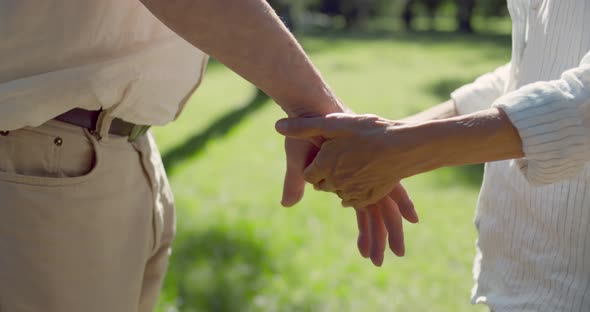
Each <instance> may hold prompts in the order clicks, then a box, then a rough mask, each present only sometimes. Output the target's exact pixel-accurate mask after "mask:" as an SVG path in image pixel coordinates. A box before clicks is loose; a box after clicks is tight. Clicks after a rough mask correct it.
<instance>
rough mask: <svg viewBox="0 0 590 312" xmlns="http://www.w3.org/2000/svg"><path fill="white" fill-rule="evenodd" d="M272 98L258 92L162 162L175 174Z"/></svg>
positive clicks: (163, 158) (189, 139)
mask: <svg viewBox="0 0 590 312" xmlns="http://www.w3.org/2000/svg"><path fill="white" fill-rule="evenodd" d="M270 100H271V98H270V97H269V96H268V95H266V94H265V93H264V92H262V91H260V90H258V91H257V92H256V95H255V96H254V97H253V98H252V99H251V100H250V101H248V102H247V103H246V104H245V105H243V106H241V107H238V108H236V109H233V110H231V111H229V112H228V113H226V114H225V115H223V116H221V117H220V118H219V119H217V120H215V121H213V122H212V123H211V124H210V125H209V126H208V127H207V128H206V129H205V130H203V131H202V132H199V133H197V134H195V135H193V136H192V137H190V138H188V139H187V140H185V141H184V142H182V143H181V144H179V145H178V146H176V147H174V148H172V149H170V150H169V151H168V152H166V153H165V154H164V155H162V160H163V162H164V167H166V171H167V172H168V174H169V175H172V174H174V169H176V166H177V165H179V164H180V163H181V162H182V161H183V160H185V159H187V158H191V157H194V156H196V155H199V154H200V153H201V152H203V150H204V149H205V147H206V146H207V143H208V142H209V141H210V140H213V139H217V138H220V137H223V136H225V135H227V134H228V133H229V132H230V131H231V130H232V129H233V128H234V127H235V126H237V125H238V124H239V123H241V122H242V121H244V119H245V118H246V117H248V116H249V115H251V114H252V113H254V112H256V111H257V110H259V109H260V108H262V107H263V106H264V105H265V104H267V103H269V102H270Z"/></svg>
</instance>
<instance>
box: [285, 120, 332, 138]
mask: <svg viewBox="0 0 590 312" xmlns="http://www.w3.org/2000/svg"><path fill="white" fill-rule="evenodd" d="M275 128H276V130H277V132H279V133H280V134H282V135H284V136H287V137H291V138H298V139H305V138H313V137H325V138H328V137H330V136H331V135H332V134H333V130H332V129H331V125H330V123H329V122H328V120H327V119H326V118H325V117H313V118H285V119H281V120H279V121H277V123H276V124H275Z"/></svg>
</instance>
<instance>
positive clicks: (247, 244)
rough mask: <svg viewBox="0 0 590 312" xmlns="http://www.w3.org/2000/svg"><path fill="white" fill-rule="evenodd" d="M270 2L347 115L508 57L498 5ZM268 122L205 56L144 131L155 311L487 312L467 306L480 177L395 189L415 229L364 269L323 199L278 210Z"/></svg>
mask: <svg viewBox="0 0 590 312" xmlns="http://www.w3.org/2000/svg"><path fill="white" fill-rule="evenodd" d="M466 3H467V4H466ZM472 4H474V5H475V6H474V9H473V10H472V11H471V10H470V9H471V7H470V6H471V5H472ZM272 5H273V6H274V7H275V8H276V9H277V11H278V12H279V13H280V14H281V15H282V16H283V19H284V21H285V22H286V23H287V24H288V25H289V26H290V27H291V28H292V29H293V31H294V33H295V34H296V36H297V38H298V39H299V40H300V41H301V43H302V45H303V46H304V48H305V50H306V51H307V52H308V53H309V55H310V57H311V59H312V60H313V62H314V63H315V64H316V66H317V67H318V68H319V69H320V71H321V72H322V73H323V75H324V77H325V79H326V80H327V81H328V82H329V84H330V85H331V86H332V87H333V89H334V90H335V91H336V93H337V94H338V95H339V96H340V97H341V99H342V100H343V101H344V102H345V103H346V104H347V105H348V106H349V107H351V108H352V109H353V110H354V111H356V112H357V113H375V114H378V115H381V116H383V117H385V118H389V119H396V118H403V117H405V116H408V115H410V114H413V113H416V112H419V111H421V110H423V109H426V108H428V107H430V106H433V105H435V104H438V103H440V102H442V101H445V100H447V99H448V98H449V94H450V92H452V91H453V90H454V89H455V88H457V87H459V86H461V85H463V84H465V83H469V82H471V81H472V80H473V79H474V78H476V77H477V76H479V75H480V74H482V73H485V72H488V71H491V70H493V69H495V68H496V67H497V66H499V65H501V64H504V63H506V62H507V61H508V60H509V58H510V20H509V18H508V17H507V14H506V10H505V5H506V4H505V1H497V0H479V1H470V0H467V1H464V0H456V1H433V0H423V1H413V3H411V4H410V6H406V3H404V2H403V1H388V0H318V1H311V0H310V1H304V0H291V1H283V2H281V1H278V0H277V1H272ZM408 8H410V9H411V10H408ZM433 8H435V9H434V10H433ZM466 8H467V9H468V10H467V11H468V12H469V13H472V14H469V16H468V19H467V21H468V23H469V25H468V27H466V24H465V15H464V14H465V11H466V10H465V9H466ZM409 11H411V14H409V13H408V12H409ZM408 17H413V19H412V21H411V27H409V26H410V25H409V24H408V20H409V18H408ZM282 117H284V114H283V112H282V111H281V110H280V109H279V108H278V106H276V105H274V104H273V102H272V100H270V99H269V98H268V97H266V96H265V95H264V94H262V93H260V92H259V91H258V90H257V89H255V88H254V87H253V86H252V85H251V84H249V83H248V82H246V81H244V80H243V79H241V78H240V77H238V76H237V75H236V74H234V73H232V72H231V71H229V70H228V69H227V68H225V67H224V66H223V65H222V64H219V63H218V62H216V61H215V60H211V62H210V63H209V67H208V70H207V74H206V77H205V80H204V81H203V83H202V85H201V87H200V88H199V90H198V91H197V92H196V93H195V95H194V96H193V97H192V99H191V101H190V104H189V105H188V107H187V108H186V109H185V112H184V113H183V115H182V116H181V117H180V119H179V120H178V121H177V122H175V123H174V124H172V125H169V126H167V127H164V128H159V129H155V130H154V133H155V135H156V138H157V140H158V143H159V145H160V148H161V151H162V155H163V159H164V162H165V165H166V168H167V170H168V174H169V177H170V181H171V184H172V188H173V190H174V193H175V197H176V203H177V208H178V220H177V221H178V234H177V238H176V241H175V245H174V250H173V254H172V259H171V267H170V270H169V273H168V276H167V278H166V282H165V285H164V289H163V291H162V295H161V298H160V303H159V307H158V311H161V312H174V311H182V312H193V311H443V312H444V311H486V310H485V309H483V308H482V307H474V306H471V305H470V303H469V295H470V290H471V287H472V284H473V281H472V277H471V263H472V259H473V256H474V253H475V248H474V246H475V240H476V232H475V228H474V226H473V223H472V220H473V216H474V211H475V205H476V200H477V194H478V191H479V187H480V182H481V177H482V172H483V167H482V166H467V167H458V168H444V169H440V170H437V171H434V172H431V173H427V174H423V175H420V176H416V177H412V178H409V179H407V180H405V181H403V183H404V185H405V186H406V188H407V189H408V191H409V193H410V195H411V197H412V199H413V200H414V203H415V205H416V208H417V210H418V212H419V213H420V217H421V219H420V220H421V221H420V223H419V224H417V225H412V224H408V223H405V235H406V251H407V255H406V256H405V257H404V258H396V257H395V256H394V255H393V254H391V253H390V254H387V255H386V258H385V262H384V265H383V267H381V268H375V267H374V266H373V265H372V264H371V262H370V261H369V260H367V259H363V258H362V257H361V256H360V255H359V253H358V251H357V249H356V235H357V228H356V221H355V218H354V212H353V211H352V210H347V209H344V208H341V207H340V204H339V201H338V200H337V198H336V197H335V196H332V195H330V194H325V193H319V192H314V191H313V189H312V188H308V189H307V194H306V196H305V198H304V199H303V201H302V202H301V203H300V204H299V205H297V206H296V207H293V208H289V209H286V208H282V207H281V206H280V196H281V188H282V180H283V173H284V167H285V164H284V152H283V138H282V137H281V136H279V135H278V134H277V133H276V132H275V131H274V122H275V121H276V120H278V119H279V118H282Z"/></svg>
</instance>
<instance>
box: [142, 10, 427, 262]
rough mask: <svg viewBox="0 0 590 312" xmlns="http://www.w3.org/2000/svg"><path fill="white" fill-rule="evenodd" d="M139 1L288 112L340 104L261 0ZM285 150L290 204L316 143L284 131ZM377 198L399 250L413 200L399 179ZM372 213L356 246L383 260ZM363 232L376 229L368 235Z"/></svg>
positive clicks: (312, 112)
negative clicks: (285, 136)
mask: <svg viewBox="0 0 590 312" xmlns="http://www.w3.org/2000/svg"><path fill="white" fill-rule="evenodd" d="M141 1H142V2H143V4H144V5H145V6H146V7H147V8H148V9H149V10H150V11H151V12H152V13H153V14H154V15H155V16H156V17H158V18H159V19H160V20H161V21H162V22H164V23H165V24H166V25H167V26H168V27H170V28H171V29H172V30H173V31H175V32H176V33H177V34H179V35H180V36H182V37H183V38H184V39H185V40H187V41H188V42H189V43H191V44H192V45H194V46H196V47H198V48H199V49H201V50H202V51H204V52H206V53H208V54H210V55H211V56H213V57H215V58H216V59H217V60H219V61H220V62H221V63H223V64H225V65H226V66H227V67H229V68H230V69H232V70H233V71H235V72H236V73H238V74H239V75H241V76H242V77H244V78H245V79H247V80H249V81H250V82H252V83H253V84H254V85H256V86H257V87H259V88H260V89H261V90H263V91H264V92H265V93H267V94H268V95H269V96H271V97H272V98H273V99H274V100H275V101H276V102H277V104H279V105H280V106H281V108H282V109H283V110H284V111H285V112H286V113H287V114H288V115H289V116H292V117H296V116H318V115H326V114H329V113H334V112H342V111H344V110H345V107H344V106H343V105H342V104H341V103H340V101H339V100H338V98H337V97H336V96H335V95H334V94H333V93H332V91H331V90H330V88H329V87H328V85H327V84H326V83H325V81H324V80H323V79H322V77H321V75H320V73H319V72H318V71H317V70H316V68H315V67H314V66H313V64H312V63H311V61H310V60H309V59H308V57H307V56H306V54H305V53H304V51H303V49H302V48H301V46H300V45H299V44H298V43H297V41H296V40H295V38H294V37H293V36H292V35H291V33H290V32H289V31H288V30H287V28H286V27H285V26H284V25H283V23H282V22H281V21H280V19H279V18H278V17H277V16H276V14H275V13H274V11H273V10H272V9H271V7H270V6H269V5H268V4H267V3H266V1H264V0H175V1H171V0H141ZM285 150H286V154H287V173H286V176H285V185H284V191H283V200H282V203H283V205H284V206H292V205H294V204H296V203H297V202H298V201H299V200H300V199H301V198H302V196H303V192H304V186H305V180H304V179H303V171H304V169H305V168H306V167H307V166H308V165H309V163H311V161H312V160H313V158H314V156H315V154H316V153H317V148H316V147H314V146H313V145H311V144H310V143H309V142H308V141H304V140H296V139H292V138H287V139H286V141H285ZM390 191H391V190H390ZM381 202H382V203H383V204H382V205H381V211H385V212H387V214H385V216H384V218H387V219H388V220H385V221H387V222H388V223H387V224H391V226H390V227H388V228H387V230H388V231H389V235H390V242H391V245H392V250H393V251H394V252H395V253H397V254H398V255H401V254H403V233H402V228H401V216H402V215H403V216H404V217H406V218H407V219H408V220H410V221H413V222H417V216H416V213H415V211H414V207H413V205H412V203H411V200H410V199H409V197H408V196H407V194H406V193H405V190H403V187H401V186H398V187H396V189H395V190H393V192H391V194H385V195H384V198H383V199H382V200H381ZM361 208H362V207H361ZM362 209H363V210H364V208H362ZM368 210H370V211H375V210H376V208H371V207H369V208H368ZM400 213H401V215H400ZM376 216H377V214H372V215H371V216H367V212H366V211H362V212H360V214H359V215H358V218H359V220H358V221H359V224H364V225H366V224H369V226H359V233H360V234H359V249H360V250H361V254H363V255H364V256H370V257H371V259H372V260H373V262H374V263H375V264H377V265H380V264H381V262H382V261H383V248H382V246H384V239H385V238H386V235H385V233H384V231H381V230H379V229H382V228H383V227H379V228H377V227H372V226H370V224H373V223H374V224H379V223H381V224H382V223H383V220H382V219H379V220H380V221H381V222H372V223H371V222H368V221H370V220H373V219H375V217H376ZM379 217H381V216H380V215H379ZM387 224H386V225H387ZM368 232H373V234H374V235H370V236H369V235H368V234H367V233H368ZM377 234H378V235H377ZM362 237H370V239H368V240H367V239H361V238H362Z"/></svg>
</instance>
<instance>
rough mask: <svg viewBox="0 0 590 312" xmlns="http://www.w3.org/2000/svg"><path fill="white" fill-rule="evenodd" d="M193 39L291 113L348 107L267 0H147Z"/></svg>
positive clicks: (180, 32) (318, 112) (166, 20)
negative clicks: (337, 95)
mask: <svg viewBox="0 0 590 312" xmlns="http://www.w3.org/2000/svg"><path fill="white" fill-rule="evenodd" d="M141 1H142V2H143V4H144V5H145V6H146V7H147V8H148V9H149V10H150V11H151V12H152V13H153V14H154V15H155V16H156V17H158V18H159V19H160V20H161V21H162V22H164V23H165V24H166V25H167V26H168V27H170V28H171V29H172V30H173V31H175V32H176V33H177V34H178V35H180V36H182V37H183V38H184V39H185V40H187V41H188V42H189V43H191V44H193V45H194V46H196V47H198V48H199V49H201V50H203V51H204V52H206V53H208V54H210V55H212V56H213V57H215V58H216V59H217V60H219V61H220V62H221V63H223V64H225V65H226V66H227V67H229V68H230V69H232V70H233V71H235V72H236V73H238V74H239V75H241V76H242V77H244V78H245V79H246V80H248V81H250V82H252V83H253V84H254V85H256V86H258V87H259V88H260V89H262V90H263V91H264V92H265V93H267V94H268V95H269V96H271V97H272V98H273V99H274V100H275V101H276V102H277V103H278V104H279V105H280V106H281V107H282V108H283V110H285V112H287V114H288V115H289V116H308V115H323V114H328V113H334V112H341V111H343V110H344V107H343V105H341V104H340V102H339V101H338V99H337V98H336V97H335V96H334V94H333V93H332V91H331V90H330V88H329V87H328V85H327V84H326V83H325V82H324V80H323V79H322V77H321V75H320V74H319V72H318V71H317V70H316V69H315V67H314V66H313V64H312V63H311V61H310V60H309V59H308V58H307V56H306V54H305V53H304V52H303V49H302V48H301V46H300V45H299V44H298V43H297V41H296V40H295V38H294V37H293V36H292V35H291V33H290V32H289V31H288V30H287V28H286V27H285V26H284V25H283V24H282V22H281V21H280V19H279V18H278V17H277V15H276V14H275V13H274V11H273V9H272V8H271V7H270V6H269V5H268V4H267V3H266V1H264V0H176V1H169V0H141Z"/></svg>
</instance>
